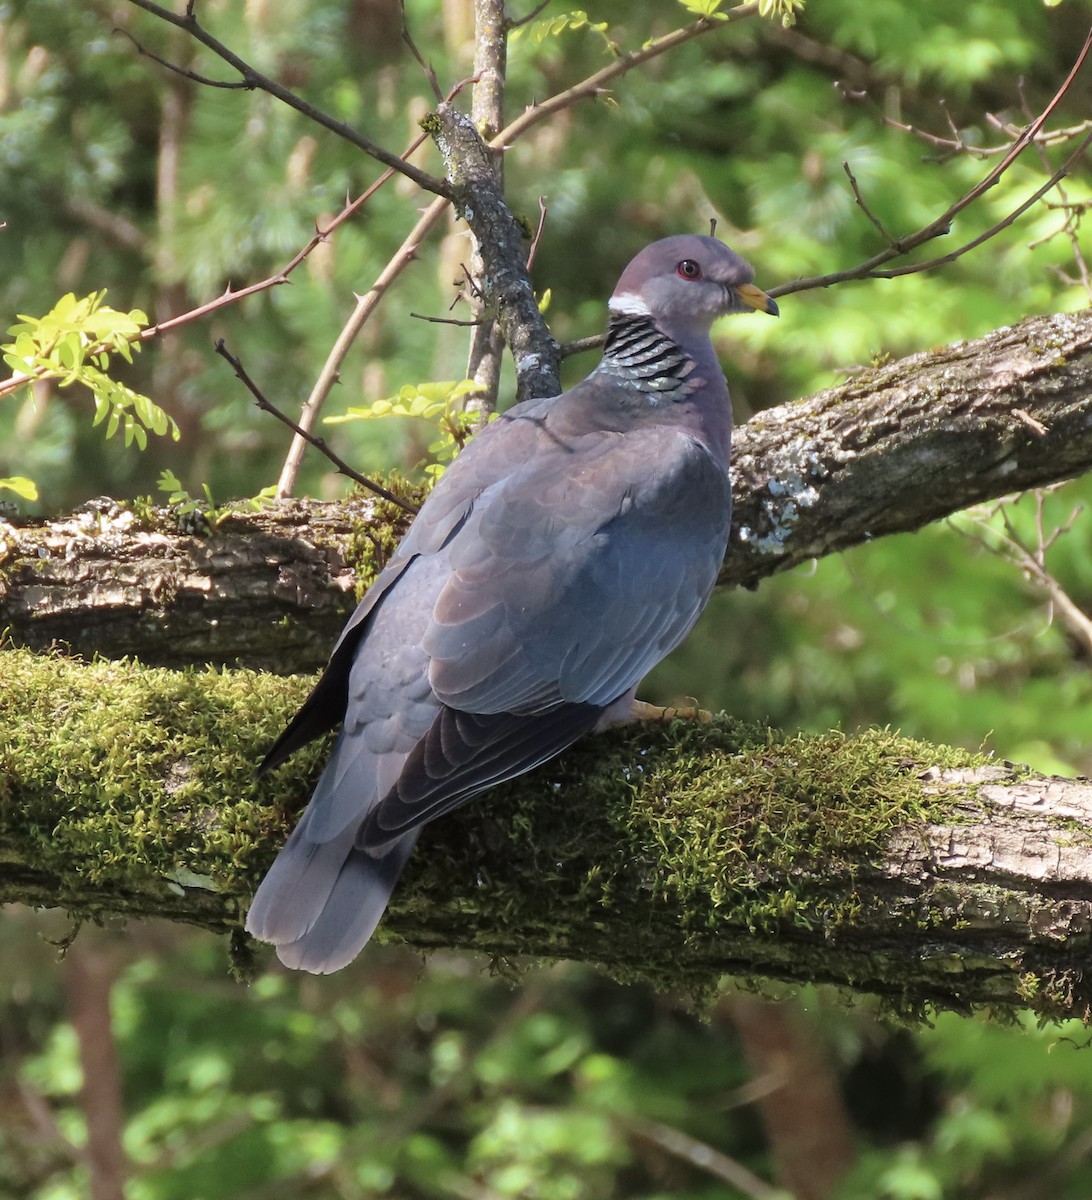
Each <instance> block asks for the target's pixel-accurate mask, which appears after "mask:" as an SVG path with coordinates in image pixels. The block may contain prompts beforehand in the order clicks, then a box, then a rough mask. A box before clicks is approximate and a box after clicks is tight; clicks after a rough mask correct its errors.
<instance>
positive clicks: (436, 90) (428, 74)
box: [399, 0, 444, 104]
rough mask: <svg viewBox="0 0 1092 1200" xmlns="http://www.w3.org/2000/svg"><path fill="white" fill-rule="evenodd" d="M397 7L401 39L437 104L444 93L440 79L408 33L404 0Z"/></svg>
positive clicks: (400, 0)
mask: <svg viewBox="0 0 1092 1200" xmlns="http://www.w3.org/2000/svg"><path fill="white" fill-rule="evenodd" d="M399 7H400V8H401V10H402V41H404V42H405V43H406V45H407V46H408V47H409V52H410V53H411V54H412V55H413V57H414V58H415V59H416V60H417V64H418V66H419V67H420V68H421V70H422V71H423V72H424V75H425V78H426V79H427V80H428V84H429V87H430V88H432V94H433V96H434V97H435V98H436V102H437V104H439V103H440V101H441V100H443V98H444V93H443V92H442V91H441V90H440V81H439V80H438V79H437V78H436V72H435V71H434V70H433V68H432V64H431V63H427V62H425V59H424V56H423V55H422V54H421V51H420V50H418V49H417V43H416V42H415V41H414V40H413V35H412V34H411V33H410V28H409V21H408V20H407V18H406V0H399Z"/></svg>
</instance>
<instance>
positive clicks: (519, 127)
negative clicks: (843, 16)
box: [489, 0, 758, 150]
mask: <svg viewBox="0 0 1092 1200" xmlns="http://www.w3.org/2000/svg"><path fill="white" fill-rule="evenodd" d="M757 15H758V0H749V2H748V3H746V4H738V5H737V6H736V7H735V8H730V9H728V10H727V12H718V13H717V14H716V16H714V17H701V18H700V19H699V20H697V21H694V22H693V23H692V24H690V25H686V26H684V27H683V28H682V29H676V30H673V31H672V32H671V33H667V34H664V36H663V37H659V38H653V40H652V41H650V42H649V43H648V44H647V45H645V46H642V47H641V49H640V50H634V51H631V52H630V53H629V54H622V55H619V57H618V58H616V59H615V60H614V62H612V63H611V64H610V65H609V66H607V67H604V68H603V69H602V70H601V71H596V72H595V73H594V74H593V75H589V76H588V77H587V79H583V80H581V81H580V82H579V83H576V84H574V85H573V86H572V87H570V88H566V89H565V91H563V92H558V93H557V94H556V95H553V96H551V97H550V98H549V99H548V100H543V101H542V103H541V104H532V105H530V106H529V107H528V108H526V109H525V110H524V111H523V113H522V114H521V115H520V116H518V117H517V118H516V119H515V120H514V121H512V122H511V123H510V124H508V125H506V126H505V127H504V129H502V130H501V131H500V133H498V134H497V135H496V137H494V138H492V139H490V141H489V147H490V149H492V150H503V149H505V148H507V147H508V146H510V145H512V143H513V142H515V141H516V140H517V139H518V138H521V137H522V136H523V135H524V134H525V133H526V132H527V130H528V129H531V128H532V127H533V126H535V125H537V124H538V123H539V122H540V121H544V120H545V119H546V118H547V117H549V116H552V115H553V114H554V113H556V112H561V111H562V110H563V109H566V108H569V107H571V106H572V105H573V104H576V103H577V102H578V101H579V100H588V99H593V98H595V97H596V96H600V95H602V94H603V92H605V91H606V90H607V87H606V85H607V84H608V83H610V81H611V80H613V79H617V78H618V77H619V76H622V75H625V74H626V73H627V72H629V71H632V70H633V69H634V68H635V67H640V66H643V65H644V64H645V63H646V62H649V61H650V60H651V59H653V58H658V57H659V56H660V55H661V54H666V53H667V51H668V50H674V49H675V47H676V46H681V45H683V43H684V42H689V41H691V40H692V39H693V38H696V37H701V36H702V35H703V34H706V33H711V32H712V31H713V30H714V29H721V28H726V27H727V26H728V25H730V24H731V23H732V22H734V21H739V20H742V19H743V18H744V17H753V16H757Z"/></svg>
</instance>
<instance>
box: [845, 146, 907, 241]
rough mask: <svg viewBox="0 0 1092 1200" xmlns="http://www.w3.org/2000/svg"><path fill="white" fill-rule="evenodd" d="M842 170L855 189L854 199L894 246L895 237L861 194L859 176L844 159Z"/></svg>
mask: <svg viewBox="0 0 1092 1200" xmlns="http://www.w3.org/2000/svg"><path fill="white" fill-rule="evenodd" d="M842 170H843V171H845V173H846V175H847V176H848V178H849V186H850V187H851V188H852V189H853V199H854V200H855V201H856V202H857V207H858V208H859V209H860V210H861V212H863V213H864V215H865V216H866V217H867V218H868V219H869V220H870V221H871V222H872V224H873V226H874V227H875V229H876V231H877V232H878V233H879V235H880V237H882V238H883V240H884V241H885V242H887V244H888V245H889V246H894V245H895V239H894V238H893V237H892V236H891V234H889V233H888V232H887V230H886V228H884V223H883V222H882V221H881V220H880V218H879V217H877V216H876V214H875V213H874V212H873V211H872V209H871V208H870V207H869V206H868V204H867V202H866V201H865V198H864V196H862V195H861V188H860V184H858V182H857V176H856V175H854V174H853V169H852V168H851V167H850V165H849V163H847V162H846V161H845V160H843V161H842Z"/></svg>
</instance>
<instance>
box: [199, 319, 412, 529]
mask: <svg viewBox="0 0 1092 1200" xmlns="http://www.w3.org/2000/svg"><path fill="white" fill-rule="evenodd" d="M216 353H217V354H219V355H220V357H221V358H223V359H225V360H226V361H227V362H228V363H229V364H230V365H231V368H232V369H233V370H234V372H235V375H236V378H238V379H239V380H241V381H242V383H243V385H244V386H245V387H246V389H247V390H248V391H249V392H250V394H251V395H252V396H253V397H254V400H255V403H256V404H257V405H258V407H259V408H260V409H261V410H262V412H267V413H270V414H271V415H272V416H274V417H276V418H277V420H278V421H280V422H281V423H282V424H284V425H287V426H288V428H289V429H291V430H292V431H293V432H294V433H295V434H296V436H297V437H302V438H303V439H304V440H305V441H307V442H308V443H310V444H311V445H312V446H314V447H315V449H316V450H319V451H321V452H322V453H323V454H325V455H326V457H327V458H328V459H329V460H330V461H331V462H332V463H333V464H334V466H335V467H337V469H338V471H339V472H340V473H341V474H342V475H346V476H348V478H349V479H352V480H353V481H354V482H355V483H359V484H360V486H361V487H365V488H367V489H368V491H370V492H374V493H375V494H376V495H377V496H382V497H383V499H384V500H389V501H390V502H391V503H392V504H397V505H398V507H399V508H401V509H403V510H405V511H406V512H408V513H416V512H417V506H416V505H414V504H409V503H407V502H406V501H405V500H401V499H399V498H398V497H397V496H396V495H395V494H394V493H393V492H389V491H388V490H387V489H386V488H385V487H383V485H382V484H379V483H376V482H375V480H374V479H369V478H368V477H367V476H366V475H361V474H360V472H359V471H355V470H353V468H352V467H350V466H349V464H348V463H347V462H346V461H345V460H344V459H343V458H341V457H340V455H338V454H335V453H334V451H333V450H331V449H330V447H329V446H328V445H327V444H326V442H325V441H324V440H323V439H322V438H319V437H314V436H312V435H311V434H310V433H307V432H306V431H305V430H303V429H301V428H300V427H299V426H298V425H297V424H296V423H295V421H293V420H292V418H291V417H287V416H285V414H284V413H282V412H281V410H280V409H279V408H277V406H276V405H275V404H273V403H272V401H270V400H268V399H267V398H266V397H265V395H264V394H263V393H262V390H261V389H260V388H259V387H258V385H257V384H256V383H255V382H254V380H253V379H251V378H250V376H249V375H248V374H247V372H246V368H245V367H244V366H243V364H242V363H241V362H240V361H239V360H238V359H237V358H236V357H235V355H234V354H232V353H231V351H230V350H228V348H227V347H226V346H225V345H224V339H223V338H220V340H219V341H218V342H217V343H216Z"/></svg>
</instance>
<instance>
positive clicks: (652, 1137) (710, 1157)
mask: <svg viewBox="0 0 1092 1200" xmlns="http://www.w3.org/2000/svg"><path fill="white" fill-rule="evenodd" d="M619 1119H620V1120H621V1121H622V1122H623V1125H624V1127H625V1128H628V1129H629V1130H630V1131H631V1132H632V1133H634V1134H636V1136H637V1137H639V1138H643V1139H644V1140H645V1141H646V1142H651V1143H652V1144H653V1145H654V1146H659V1148H660V1149H661V1150H666V1151H667V1152H668V1154H673V1155H674V1156H675V1157H676V1158H679V1159H682V1161H683V1162H685V1163H689V1164H690V1166H692V1167H696V1168H697V1169H698V1170H699V1171H701V1172H703V1173H704V1174H706V1175H712V1176H713V1177H714V1178H715V1179H720V1180H721V1181H722V1182H724V1183H727V1184H729V1185H730V1186H731V1187H734V1188H737V1189H738V1190H739V1191H741V1192H742V1193H743V1194H744V1195H745V1196H750V1197H752V1200H776V1198H777V1197H779V1196H782V1195H783V1194H784V1193H782V1192H781V1191H779V1190H778V1189H777V1188H775V1187H771V1186H770V1184H768V1183H767V1182H766V1181H765V1180H764V1179H760V1178H759V1177H758V1176H757V1175H755V1174H754V1173H753V1172H751V1171H749V1170H748V1169H747V1168H746V1167H745V1166H744V1165H743V1164H742V1163H740V1162H737V1161H736V1160H735V1159H734V1158H729V1156H728V1155H727V1154H725V1153H724V1152H723V1151H721V1150H717V1149H716V1148H715V1147H713V1146H710V1145H709V1143H708V1142H700V1141H698V1139H697V1138H693V1137H691V1136H690V1134H688V1133H683V1131H682V1130H681V1129H675V1128H674V1127H673V1126H671V1125H664V1124H663V1123H662V1122H660V1121H648V1120H646V1119H645V1118H643V1117H636V1116H632V1117H623V1118H619Z"/></svg>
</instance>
